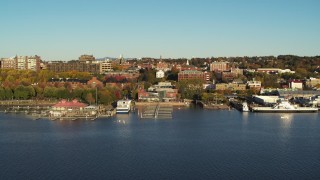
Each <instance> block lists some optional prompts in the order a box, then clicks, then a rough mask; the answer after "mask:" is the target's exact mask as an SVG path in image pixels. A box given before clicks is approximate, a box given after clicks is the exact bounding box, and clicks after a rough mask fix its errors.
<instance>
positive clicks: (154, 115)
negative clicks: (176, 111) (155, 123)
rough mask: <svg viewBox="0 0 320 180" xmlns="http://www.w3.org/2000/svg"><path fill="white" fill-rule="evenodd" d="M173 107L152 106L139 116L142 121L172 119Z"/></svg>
mask: <svg viewBox="0 0 320 180" xmlns="http://www.w3.org/2000/svg"><path fill="white" fill-rule="evenodd" d="M172 112H173V107H172V106H170V105H160V104H159V103H158V104H157V105H152V106H148V107H146V109H145V110H144V112H143V113H142V114H141V118H142V119H172Z"/></svg>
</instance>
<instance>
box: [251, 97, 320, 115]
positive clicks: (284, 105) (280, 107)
mask: <svg viewBox="0 0 320 180" xmlns="http://www.w3.org/2000/svg"><path fill="white" fill-rule="evenodd" d="M252 111H253V112H272V113H278V112H279V113H280V112H285V113H312V112H318V108H314V107H299V106H297V105H292V104H291V103H290V102H289V101H287V100H281V101H280V102H279V103H277V104H276V105H274V106H272V107H252Z"/></svg>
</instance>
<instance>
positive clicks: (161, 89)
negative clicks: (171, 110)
mask: <svg viewBox="0 0 320 180" xmlns="http://www.w3.org/2000/svg"><path fill="white" fill-rule="evenodd" d="M177 95H178V89H174V86H173V85H172V84H171V82H159V83H158V84H157V85H152V86H151V87H149V88H148V91H145V90H144V89H143V88H140V89H139V91H138V100H139V101H149V102H151V101H166V102H168V101H174V100H176V99H177Z"/></svg>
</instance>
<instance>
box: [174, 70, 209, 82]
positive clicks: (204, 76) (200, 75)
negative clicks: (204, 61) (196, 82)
mask: <svg viewBox="0 0 320 180" xmlns="http://www.w3.org/2000/svg"><path fill="white" fill-rule="evenodd" d="M190 79H201V80H204V81H207V80H208V79H209V80H210V73H208V72H202V71H195V70H185V71H181V72H179V73H178V81H181V80H190Z"/></svg>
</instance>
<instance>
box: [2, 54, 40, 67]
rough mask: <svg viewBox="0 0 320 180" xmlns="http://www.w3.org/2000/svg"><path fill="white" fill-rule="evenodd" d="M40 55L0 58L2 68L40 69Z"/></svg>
mask: <svg viewBox="0 0 320 180" xmlns="http://www.w3.org/2000/svg"><path fill="white" fill-rule="evenodd" d="M40 62H41V58H40V56H37V55H35V56H15V57H14V58H2V59H1V68H2V69H17V70H33V71H38V70H40Z"/></svg>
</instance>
